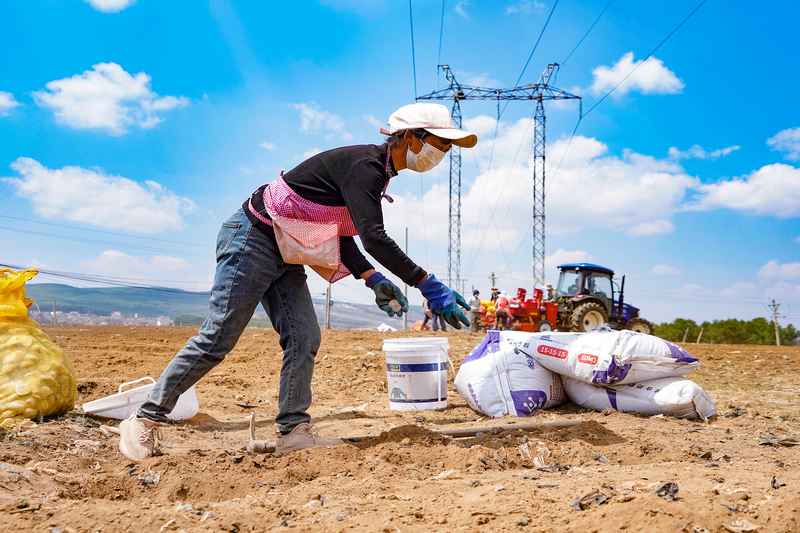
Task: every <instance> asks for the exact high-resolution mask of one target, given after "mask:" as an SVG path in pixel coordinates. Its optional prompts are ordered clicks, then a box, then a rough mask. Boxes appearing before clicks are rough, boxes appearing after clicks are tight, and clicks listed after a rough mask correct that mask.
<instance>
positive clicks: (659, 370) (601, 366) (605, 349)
mask: <svg viewBox="0 0 800 533" xmlns="http://www.w3.org/2000/svg"><path fill="white" fill-rule="evenodd" d="M555 335H556V334H551V335H541V336H539V337H537V338H536V343H535V346H531V348H532V351H531V352H528V353H529V355H531V356H532V357H534V358H535V359H536V360H537V361H539V362H540V363H541V364H542V365H543V366H545V367H546V368H548V369H550V370H552V371H553V372H555V373H557V374H560V375H562V376H568V377H570V378H573V379H577V380H578V381H583V382H584V383H594V384H597V385H612V384H625V383H639V382H642V381H649V380H652V379H660V378H665V377H677V376H682V375H685V374H688V373H689V372H692V371H693V370H696V369H697V368H698V367H699V366H700V362H699V361H698V360H697V359H695V358H694V357H692V356H691V355H689V353H688V352H687V351H686V350H684V349H683V348H681V347H680V346H678V345H677V344H674V343H672V342H668V341H665V340H663V339H660V338H658V337H656V336H653V335H646V334H644V333H637V332H635V331H628V330H622V331H612V330H597V331H592V332H589V333H584V334H581V335H579V336H577V338H575V339H570V338H568V337H556V336H555ZM526 351H527V350H526Z"/></svg>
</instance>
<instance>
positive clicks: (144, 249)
mask: <svg viewBox="0 0 800 533" xmlns="http://www.w3.org/2000/svg"><path fill="white" fill-rule="evenodd" d="M0 231H8V232H11V233H24V234H27V235H37V236H40V237H48V238H52V239H61V240H65V241H72V242H78V243H81V244H86V243H92V244H104V245H106V246H114V247H117V248H125V249H127V250H136V251H141V252H148V253H161V254H163V253H167V252H169V250H164V249H163V248H162V249H158V248H149V247H145V246H138V245H136V246H130V245H127V244H124V243H119V242H113V241H106V240H101V239H87V238H85V237H81V238H79V237H69V236H67V235H58V234H54V233H47V232H43V231H36V230H29V229H22V228H10V227H8V226H0Z"/></svg>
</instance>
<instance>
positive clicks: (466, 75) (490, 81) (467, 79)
mask: <svg viewBox="0 0 800 533" xmlns="http://www.w3.org/2000/svg"><path fill="white" fill-rule="evenodd" d="M458 79H459V82H461V83H463V84H464V85H472V86H474V87H500V86H501V85H502V83H500V82H499V81H498V80H496V79H494V78H493V77H491V76H490V75H489V73H487V72H477V73H476V72H468V71H461V72H460V73H459V76H458Z"/></svg>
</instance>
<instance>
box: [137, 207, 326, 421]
mask: <svg viewBox="0 0 800 533" xmlns="http://www.w3.org/2000/svg"><path fill="white" fill-rule="evenodd" d="M259 302H260V303H261V305H262V306H264V310H265V311H266V312H267V315H268V316H269V318H270V321H271V322H272V327H273V328H275V331H277V332H278V335H279V337H280V345H281V348H283V366H282V367H281V375H280V389H279V393H278V416H277V418H276V420H275V421H276V423H277V425H278V430H279V431H281V432H286V431H290V430H291V429H292V428H293V427H294V426H296V425H297V424H300V423H302V422H309V421H310V419H311V417H310V416H309V415H308V413H307V412H306V411H307V409H308V408H309V406H310V405H311V377H312V375H313V373H314V358H315V357H316V355H317V350H319V344H320V331H319V324H317V317H316V314H315V313H314V305H313V303H312V301H311V294H310V293H309V292H308V285H306V274H305V270H304V268H303V266H302V265H289V264H286V263H284V262H283V259H282V258H281V254H280V251H279V250H278V245H277V243H276V242H275V238H274V237H273V236H272V235H267V234H265V233H264V232H263V231H261V230H259V229H258V228H255V227H253V225H252V224H251V222H250V220H249V219H248V218H247V215H245V214H244V211H242V210H241V209H239V211H237V212H236V213H235V214H234V215H233V216H232V217H231V218H230V219H228V220H227V221H226V222H225V223H224V224H222V228H221V229H220V231H219V235H218V237H217V270H216V273H215V275H214V286H213V287H212V289H211V298H210V300H209V303H208V307H209V309H208V317H207V318H206V320H205V322H204V323H203V325H202V326H201V327H200V331H199V332H198V333H197V335H195V336H194V337H192V338H191V339H189V342H188V343H186V346H185V347H184V348H183V349H182V350H181V351H179V352H178V353H177V354H176V355H175V357H173V358H172V361H170V363H169V364H168V365H167V368H166V369H164V372H162V374H161V377H159V378H158V382H157V383H156V385H155V387H154V388H153V391H152V392H151V393H150V397H149V398H148V399H147V401H146V402H145V403H144V404H143V405H142V406H141V407H140V408H139V412H138V415H137V416H140V417H143V418H149V419H151V420H157V421H160V422H165V421H167V418H166V416H167V414H169V413H170V412H171V411H172V409H173V408H174V407H175V403H176V402H177V401H178V396H180V395H181V394H183V393H184V392H185V391H186V390H187V389H189V387H191V386H192V385H194V384H195V383H197V382H198V381H199V380H200V378H202V377H203V376H205V375H206V374H207V373H208V372H209V370H211V369H212V368H214V367H215V366H216V365H218V364H219V363H221V362H222V360H223V359H224V358H225V356H226V355H227V354H228V352H230V351H231V350H232V349H233V347H234V346H235V345H236V341H238V340H239V336H240V335H241V334H242V331H244V328H245V327H246V326H247V323H248V322H249V321H250V319H251V318H252V316H253V313H254V312H255V310H256V307H257V306H258V304H259Z"/></svg>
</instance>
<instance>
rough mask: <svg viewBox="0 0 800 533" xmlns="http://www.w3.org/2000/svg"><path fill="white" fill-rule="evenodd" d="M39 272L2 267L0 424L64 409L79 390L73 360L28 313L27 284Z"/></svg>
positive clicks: (0, 304)
mask: <svg viewBox="0 0 800 533" xmlns="http://www.w3.org/2000/svg"><path fill="white" fill-rule="evenodd" d="M37 274H38V272H37V271H35V270H23V271H21V272H16V271H13V270H9V269H5V268H0V427H2V428H6V429H9V428H13V427H14V426H16V425H17V424H19V423H20V422H23V421H24V420H26V419H36V418H38V417H40V416H49V415H56V414H60V413H64V412H66V411H68V410H70V409H72V407H73V406H74V405H75V400H76V399H77V396H78V390H77V387H76V385H75V373H74V372H73V370H72V365H71V364H70V362H69V359H67V357H66V356H65V355H64V352H63V351H61V348H59V347H58V346H57V345H56V344H55V343H54V342H53V341H52V340H50V338H49V337H48V336H47V335H45V333H44V332H43V331H42V330H41V328H40V327H39V324H37V323H36V322H34V321H33V320H31V319H30V317H28V307H30V305H31V303H33V302H32V301H31V300H29V299H28V298H26V297H25V283H26V282H27V281H29V280H30V279H32V278H33V277H34V276H36V275H37Z"/></svg>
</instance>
